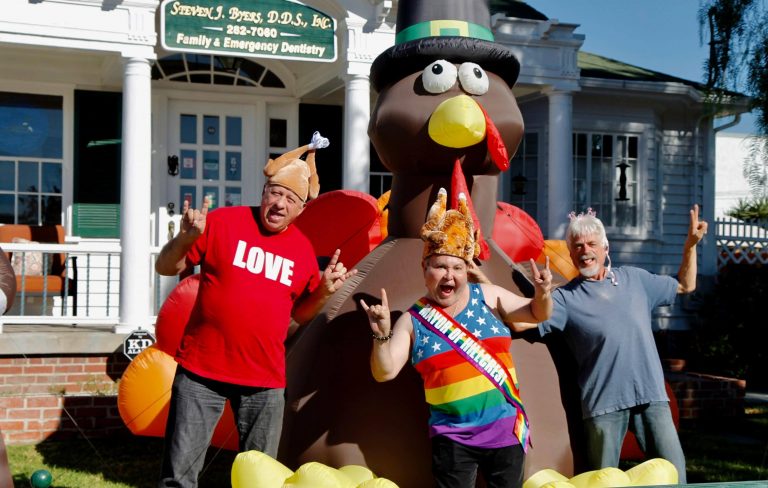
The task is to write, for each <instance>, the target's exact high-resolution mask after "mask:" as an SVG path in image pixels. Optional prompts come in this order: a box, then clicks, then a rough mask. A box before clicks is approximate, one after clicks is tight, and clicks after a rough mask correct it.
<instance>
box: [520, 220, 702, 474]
mask: <svg viewBox="0 0 768 488" xmlns="http://www.w3.org/2000/svg"><path fill="white" fill-rule="evenodd" d="M570 218H571V222H570V224H569V226H568V229H567V231H566V243H567V245H568V250H569V252H570V256H571V261H572V262H573V264H574V266H575V267H576V269H578V270H579V273H580V276H577V277H576V278H574V279H573V280H571V281H570V282H569V283H567V284H566V285H564V286H562V287H560V288H557V289H556V290H555V291H553V292H552V299H553V302H554V310H553V312H552V316H551V317H550V318H549V320H547V321H546V322H542V323H541V324H538V328H539V332H540V333H541V335H542V336H543V335H545V334H548V333H550V332H553V331H560V332H562V333H563V336H564V340H565V342H566V344H567V345H568V347H569V348H570V350H571V352H572V353H573V356H574V358H575V360H576V364H577V365H578V372H577V377H578V383H579V387H580V390H581V409H582V418H583V421H584V431H585V435H586V442H587V453H586V455H587V462H588V463H589V469H600V468H604V467H609V466H610V467H618V464H619V455H620V453H621V446H622V444H623V442H624V436H625V435H626V433H627V429H628V428H630V429H632V431H633V432H634V433H635V436H636V437H637V440H638V444H640V447H641V449H642V450H643V451H644V452H645V453H646V454H648V455H651V456H654V457H662V458H664V459H667V460H668V461H670V462H671V463H672V464H674V465H675V468H677V472H678V481H679V482H680V483H685V482H686V473H685V456H684V455H683V450H682V448H681V446H680V440H679V439H678V437H677V432H676V430H675V426H674V424H673V422H672V414H671V411H670V408H669V398H668V397H667V393H666V389H665V386H664V374H663V372H662V369H661V361H660V360H659V354H658V351H657V350H656V344H655V342H654V339H653V331H652V328H651V314H652V312H653V309H655V308H656V307H658V306H661V305H671V304H672V303H674V301H675V297H676V295H677V294H678V293H690V292H692V291H693V290H695V289H696V245H697V244H698V243H699V241H701V239H702V238H703V237H704V234H706V232H707V223H706V222H704V221H700V220H699V208H698V205H694V207H693V209H692V210H691V211H690V223H689V227H688V236H687V238H686V240H685V245H684V246H683V259H682V263H681V264H680V269H679V271H678V273H677V280H675V279H674V278H672V277H669V276H660V275H655V274H652V273H649V272H647V271H645V270H642V269H640V268H634V267H629V266H624V267H619V268H614V269H611V263H610V258H609V256H608V239H607V237H606V235H605V228H604V227H603V223H602V222H601V221H600V219H598V218H597V216H596V215H595V213H594V212H592V210H591V209H590V210H589V211H587V213H586V214H579V215H575V214H574V213H571V215H570ZM532 327H536V324H520V323H516V324H513V325H512V328H513V329H514V330H516V331H518V332H520V331H522V330H525V329H528V328H532Z"/></svg>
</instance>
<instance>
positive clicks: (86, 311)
mask: <svg viewBox="0 0 768 488" xmlns="http://www.w3.org/2000/svg"><path fill="white" fill-rule="evenodd" d="M2 249H3V251H4V252H10V253H13V255H16V256H21V257H22V259H20V260H18V261H19V262H20V263H21V269H19V270H17V278H18V279H17V291H16V297H15V299H14V303H13V306H12V308H11V309H10V310H9V311H8V312H7V314H6V315H4V316H3V317H2V321H3V323H5V324H71V325H73V326H84V325H104V326H107V327H111V326H114V325H117V324H118V322H119V319H120V316H119V313H120V311H119V305H120V254H121V249H120V244H119V242H117V241H109V242H104V241H82V242H78V243H72V244H69V243H68V244H43V243H40V244H38V243H3V244H2ZM158 252H159V248H152V249H151V250H150V259H151V262H150V263H147V266H150V269H151V273H152V274H151V284H150V286H149V290H148V293H150V303H151V304H152V313H153V315H156V314H157V311H158V309H159V307H160V305H161V303H160V302H161V297H160V277H159V276H158V275H156V274H155V272H154V266H153V263H154V260H155V258H156V257H157V253H158ZM31 253H35V254H37V255H38V256H39V257H41V261H42V263H43V266H42V270H39V272H40V274H38V275H36V276H32V275H31V274H30V270H28V269H25V266H24V264H23V263H26V262H27V260H26V259H24V258H25V257H26V256H27V255H29V254H31ZM57 254H59V255H62V256H63V262H64V263H65V271H64V276H63V277H61V278H59V277H58V276H51V275H50V271H51V269H50V266H49V265H48V264H47V263H51V262H52V259H53V256H54V255H57ZM33 283H34V286H30V285H31V284H33Z"/></svg>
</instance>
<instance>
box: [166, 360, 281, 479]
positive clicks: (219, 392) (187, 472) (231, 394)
mask: <svg viewBox="0 0 768 488" xmlns="http://www.w3.org/2000/svg"><path fill="white" fill-rule="evenodd" d="M227 400H229V402H230V405H232V411H233V413H234V417H235V424H236V425H237V430H238V434H239V438H238V439H239V441H238V447H239V450H240V451H241V452H242V451H249V450H257V451H261V452H264V453H266V454H268V455H270V456H272V457H275V456H277V446H278V443H279V442H280V433H281V430H282V427H283V410H284V408H285V391H284V390H283V389H282V388H255V387H247V386H240V385H233V384H229V383H222V382H219V381H213V380H209V379H207V378H203V377H201V376H198V375H196V374H193V373H191V372H189V371H187V370H185V369H184V368H182V367H181V366H179V367H177V368H176V376H175V378H174V380H173V388H172V391H171V406H170V411H169V413H168V423H167V424H166V427H165V446H164V449H163V464H162V468H161V479H160V483H159V484H158V486H159V487H160V488H164V487H178V488H194V487H196V486H197V478H198V476H199V474H200V471H201V470H202V468H203V463H204V462H205V454H206V452H207V450H208V446H209V445H210V443H211V438H212V437H213V431H214V429H215V427H216V424H217V423H218V422H219V419H220V418H221V414H222V413H223V412H224V405H225V404H226V401H227ZM233 434H234V433H233Z"/></svg>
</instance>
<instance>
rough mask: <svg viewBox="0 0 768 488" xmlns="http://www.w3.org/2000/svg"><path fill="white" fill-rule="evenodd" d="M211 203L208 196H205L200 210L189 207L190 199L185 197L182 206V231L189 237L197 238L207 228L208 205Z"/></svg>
mask: <svg viewBox="0 0 768 488" xmlns="http://www.w3.org/2000/svg"><path fill="white" fill-rule="evenodd" d="M210 204H211V202H210V200H209V199H208V197H207V196H206V197H204V198H203V208H201V209H200V210H197V209H193V208H189V200H187V199H186V198H185V199H184V205H183V206H182V208H181V229H180V232H181V233H183V234H187V236H189V237H193V238H195V239H197V238H198V237H200V236H201V235H202V234H203V231H204V230H205V219H206V217H207V216H208V206H209V205H210Z"/></svg>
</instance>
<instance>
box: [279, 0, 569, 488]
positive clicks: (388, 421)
mask: <svg viewBox="0 0 768 488" xmlns="http://www.w3.org/2000/svg"><path fill="white" fill-rule="evenodd" d="M518 72H519V63H518V60H517V59H516V57H515V56H514V54H513V53H512V51H510V50H509V49H508V48H506V47H504V46H502V45H499V44H496V43H495V42H494V41H493V35H492V33H491V30H490V14H489V10H488V2H487V1H481V0H429V1H427V0H424V1H418V0H410V1H408V0H401V1H400V2H399V7H398V18H397V34H396V40H395V45H394V46H393V47H392V48H390V49H388V50H387V51H385V52H383V53H382V54H381V55H380V56H378V57H377V58H376V60H375V61H374V63H373V66H372V70H371V83H372V84H373V87H374V88H375V89H376V90H377V92H378V99H377V102H376V105H375V108H374V110H373V112H372V115H371V121H370V126H369V136H370V138H371V141H372V142H373V145H374V147H375V149H376V151H377V153H378V155H379V157H380V159H381V161H382V162H383V164H384V165H385V166H386V167H387V168H388V169H389V170H390V171H391V172H392V173H393V182H392V190H391V195H390V200H389V205H388V232H387V238H386V240H385V241H384V242H382V243H381V244H380V245H379V246H378V247H376V248H375V249H374V250H373V251H372V252H371V253H369V254H368V255H367V256H365V257H364V258H363V259H362V260H361V261H359V262H358V263H357V265H356V267H357V269H358V274H357V276H355V277H354V278H353V279H351V280H349V281H348V282H347V283H346V284H345V286H344V288H342V289H341V290H340V291H339V292H337V293H336V295H335V296H334V297H332V299H331V301H329V303H328V304H327V305H326V307H325V309H324V310H323V313H321V314H320V316H318V317H317V318H316V319H315V320H314V321H313V322H312V323H311V324H309V325H307V326H305V327H303V328H302V329H300V330H299V332H298V333H297V334H295V335H294V336H293V337H292V338H291V339H290V340H289V343H288V353H287V354H288V357H287V364H288V389H287V401H288V403H287V405H288V408H287V411H286V418H285V426H284V430H283V439H282V442H281V447H280V453H279V455H278V458H279V459H280V460H281V461H282V462H283V463H285V464H286V465H288V466H299V465H301V464H303V463H306V462H310V461H316V462H320V463H324V464H327V465H330V466H335V467H338V466H344V465H349V464H355V465H362V466H367V467H368V468H370V469H371V470H372V471H373V472H375V473H377V474H379V475H381V476H384V477H386V478H388V479H390V480H392V481H394V482H395V483H397V484H398V486H400V487H402V488H409V487H417V488H423V487H425V486H432V476H431V458H430V443H429V439H428V435H427V407H426V404H425V401H424V391H423V388H422V385H421V379H420V378H419V376H418V375H417V373H416V372H415V371H414V370H413V369H412V368H411V367H410V366H406V368H404V369H403V371H402V372H401V373H400V375H399V376H398V377H397V378H396V379H395V380H393V381H390V382H387V383H376V382H375V381H374V380H373V378H372V376H371V372H370V366H369V356H370V352H371V347H372V344H371V342H372V341H371V334H370V328H369V326H368V323H367V318H366V314H365V312H364V311H363V310H362V309H361V308H360V306H359V300H360V299H361V298H364V299H365V301H366V302H367V303H369V304H370V303H378V300H379V297H380V290H381V288H386V290H387V295H388V297H389V304H390V308H391V309H392V311H393V322H394V320H396V319H397V317H398V316H399V315H400V314H401V313H404V312H405V311H406V310H407V309H408V307H410V306H411V305H412V304H413V302H414V301H415V300H416V299H418V298H419V297H420V296H421V295H422V294H423V292H424V278H423V274H422V270H421V255H422V249H423V242H422V241H421V239H420V238H419V230H420V228H421V226H422V224H423V223H424V220H425V217H426V215H427V212H428V209H429V205H430V204H431V202H433V201H434V200H435V197H436V195H437V192H438V190H439V189H440V188H441V187H445V188H449V189H450V190H449V196H448V197H449V198H450V199H451V201H454V202H455V200H456V199H457V197H458V192H459V191H464V192H465V193H467V194H468V195H470V196H471V203H472V205H473V209H474V213H475V218H476V220H477V223H478V224H479V226H478V227H479V228H480V229H481V232H482V236H483V237H484V239H483V252H482V254H481V259H483V261H482V269H483V270H484V272H485V274H486V275H487V276H488V277H489V278H490V279H491V280H492V281H493V282H494V283H496V284H499V285H501V286H504V287H506V288H508V289H511V290H518V291H519V290H520V288H518V286H517V285H516V284H515V282H516V281H517V283H519V284H520V285H521V288H523V291H525V288H526V287H525V284H526V282H525V279H524V278H523V280H519V279H518V280H513V270H514V269H515V268H516V266H514V265H513V263H512V262H511V261H510V259H509V258H508V257H507V256H506V254H505V253H504V251H503V250H502V249H501V248H500V247H499V245H498V244H497V243H496V242H495V241H494V239H493V236H494V229H493V225H494V219H495V216H496V212H497V187H498V178H499V175H500V173H501V172H502V171H504V170H505V169H506V168H507V166H508V161H509V158H510V157H511V156H512V155H514V153H515V151H516V149H517V146H518V144H519V142H520V140H521V138H522V135H523V120H522V116H521V114H520V111H519V109H518V107H517V103H516V101H515V96H514V94H513V93H512V87H513V85H514V83H515V81H516V80H517V76H518ZM451 207H455V204H454V205H451ZM325 218H326V219H327V221H328V224H329V227H328V228H329V229H333V225H332V221H333V216H326V217H325ZM342 259H343V256H342ZM518 276H520V274H519V273H518ZM520 294H524V293H523V292H520ZM512 354H513V357H514V360H515V363H516V366H517V371H518V375H519V383H520V389H521V394H522V398H523V401H524V403H525V408H526V411H527V412H528V415H529V418H530V425H531V432H532V442H533V447H532V448H531V449H530V450H529V453H528V456H527V460H526V477H527V476H529V475H530V474H532V473H535V472H537V471H539V470H541V469H544V468H551V469H555V470H557V471H558V472H560V473H564V474H566V475H570V474H571V473H572V472H573V455H572V452H571V442H570V440H569V435H568V425H567V422H566V416H565V409H564V408H563V402H562V400H561V395H560V388H559V385H558V376H557V373H556V369H555V365H554V363H553V360H552V356H550V353H549V351H548V349H547V347H546V346H545V345H543V344H539V343H531V342H527V341H525V340H522V339H518V340H515V341H513V345H512Z"/></svg>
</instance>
